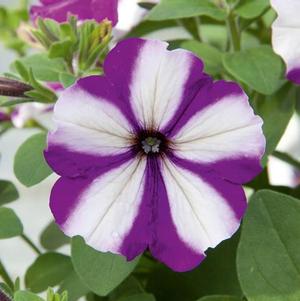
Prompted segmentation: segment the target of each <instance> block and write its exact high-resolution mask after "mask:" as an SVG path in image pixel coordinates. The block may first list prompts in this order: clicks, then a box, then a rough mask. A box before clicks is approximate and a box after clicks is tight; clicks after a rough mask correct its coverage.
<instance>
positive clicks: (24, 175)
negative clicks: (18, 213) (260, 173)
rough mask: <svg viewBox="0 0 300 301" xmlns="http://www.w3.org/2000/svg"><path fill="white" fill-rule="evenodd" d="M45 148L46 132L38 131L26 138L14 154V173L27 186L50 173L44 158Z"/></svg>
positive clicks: (39, 180)
mask: <svg viewBox="0 0 300 301" xmlns="http://www.w3.org/2000/svg"><path fill="white" fill-rule="evenodd" d="M45 148H46V133H38V134H35V135H33V136H32V137H30V138H29V139H27V140H26V141H25V142H24V143H23V144H22V145H21V146H20V147H19V149H18V151H17V153H16V155H15V161H14V172H15V175H16V177H17V179H18V180H19V181H20V182H21V183H22V184H24V185H25V186H27V187H30V186H33V185H36V184H38V183H40V182H41V181H43V180H44V179H46V178H47V177H48V176H49V175H50V174H51V173H52V170H51V169H50V168H49V166H48V165H47V163H46V161H45V158H44V154H43V151H44V149H45Z"/></svg>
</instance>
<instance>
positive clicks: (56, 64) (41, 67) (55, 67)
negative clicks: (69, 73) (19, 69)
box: [20, 53, 66, 82]
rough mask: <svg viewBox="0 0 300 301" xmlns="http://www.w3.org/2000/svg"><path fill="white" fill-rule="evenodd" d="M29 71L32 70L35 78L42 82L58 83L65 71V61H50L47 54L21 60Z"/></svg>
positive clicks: (58, 59)
mask: <svg viewBox="0 0 300 301" xmlns="http://www.w3.org/2000/svg"><path fill="white" fill-rule="evenodd" d="M20 62H21V63H23V65H24V66H25V67H26V68H27V69H32V71H33V74H34V77H35V78H36V79H37V80H41V81H50V82H58V81H59V74H60V73H62V72H64V71H65V69H66V68H65V64H64V61H63V60H62V59H60V58H56V59H50V58H48V56H47V55H46V54H44V53H43V54H34V55H32V56H27V57H25V58H22V59H20Z"/></svg>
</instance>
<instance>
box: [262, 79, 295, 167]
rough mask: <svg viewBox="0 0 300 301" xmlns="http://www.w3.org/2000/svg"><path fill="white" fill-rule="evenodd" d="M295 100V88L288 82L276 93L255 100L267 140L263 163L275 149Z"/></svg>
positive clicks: (289, 117) (292, 111) (290, 116)
mask: <svg viewBox="0 0 300 301" xmlns="http://www.w3.org/2000/svg"><path fill="white" fill-rule="evenodd" d="M295 101H296V89H295V87H294V86H293V85H292V84H290V83H288V84H286V85H285V86H283V87H282V88H281V89H280V90H279V91H278V92H277V93H276V95H272V96H269V97H267V98H266V99H258V100H257V102H256V113H257V114H259V115H260V116H261V117H262V118H263V121H264V124H263V131H264V134H265V136H266V141H267V146H266V152H265V155H264V159H263V164H266V162H267V157H268V156H269V155H270V154H272V152H273V151H274V150H275V148H276V146H277V144H278V143H279V141H280V139H281V137H282V135H283V134H284V132H285V129H286V127H287V126H288V123H289V121H290V119H291V118H292V116H293V113H294V108H295Z"/></svg>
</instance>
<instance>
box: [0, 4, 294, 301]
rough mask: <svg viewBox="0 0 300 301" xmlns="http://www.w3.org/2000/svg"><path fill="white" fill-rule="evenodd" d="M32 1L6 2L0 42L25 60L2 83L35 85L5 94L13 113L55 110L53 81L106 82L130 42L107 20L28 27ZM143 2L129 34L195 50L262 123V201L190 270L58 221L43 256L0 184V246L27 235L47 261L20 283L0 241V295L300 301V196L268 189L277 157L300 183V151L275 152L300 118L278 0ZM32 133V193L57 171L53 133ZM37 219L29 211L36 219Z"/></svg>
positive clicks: (28, 181) (46, 300)
mask: <svg viewBox="0 0 300 301" xmlns="http://www.w3.org/2000/svg"><path fill="white" fill-rule="evenodd" d="M82 1H83V0H82ZM132 1H133V0H132ZM282 1H284V0H282ZM26 2H27V1H25V0H24V1H22V5H21V6H19V7H17V8H14V9H9V8H7V7H1V6H0V40H1V41H2V42H4V46H6V47H8V48H9V49H12V50H13V51H14V52H15V54H17V55H18V57H17V58H16V60H15V61H14V62H13V63H11V69H10V72H7V73H5V74H4V76H5V77H6V78H10V79H14V80H18V81H21V82H23V83H25V84H27V85H29V86H30V87H32V90H30V91H27V90H26V91H27V92H26V93H24V95H22V96H21V97H19V98H17V97H16V98H15V97H1V98H0V107H1V112H5V113H6V114H7V116H9V115H10V114H11V113H12V112H13V111H14V110H15V108H16V107H17V106H20V105H22V104H24V103H28V102H39V103H51V104H55V102H56V101H57V99H58V97H59V94H60V93H61V91H54V90H52V89H51V88H50V87H52V85H50V83H52V84H53V83H55V84H61V86H62V87H63V88H67V87H70V86H72V85H73V84H74V83H75V82H76V81H77V80H79V79H80V78H83V77H87V76H90V75H100V76H103V75H104V69H105V68H104V61H105V58H106V55H107V53H108V51H109V49H110V48H112V47H113V46H114V44H115V43H116V42H117V39H121V40H122V39H123V37H122V36H118V38H116V37H114V36H113V35H114V33H115V32H116V30H115V29H113V28H112V26H111V24H110V23H109V22H107V21H105V22H102V23H97V22H95V21H94V20H83V21H82V20H81V21H80V22H78V20H77V18H76V17H75V16H69V19H68V21H67V22H64V23H58V22H56V21H54V20H51V19H38V20H36V21H35V23H30V22H28V7H27V4H26ZM108 2H110V1H108V0H107V1H106V3H108ZM139 5H140V6H142V7H144V8H146V9H147V10H149V13H148V14H147V15H145V19H144V20H143V21H142V22H141V23H140V24H137V26H136V27H135V28H133V29H132V30H131V31H130V32H128V33H127V34H126V36H127V37H134V38H136V37H143V38H145V37H151V38H155V39H162V38H163V39H164V40H166V41H168V42H169V44H170V45H169V49H170V50H175V49H177V48H183V49H186V50H189V51H191V52H192V53H193V54H194V55H195V56H198V57H199V58H200V59H201V60H202V61H203V63H204V72H205V73H208V74H209V75H210V76H212V78H213V80H226V81H235V82H237V83H238V84H239V85H240V86H241V87H242V88H243V90H244V91H245V92H246V94H247V95H248V97H249V102H250V105H251V106H252V107H253V110H254V112H255V113H256V114H257V115H259V116H260V117H261V118H262V119H263V122H264V123H263V132H264V134H265V137H266V151H265V155H264V157H263V160H262V165H263V167H264V170H263V172H262V173H261V174H260V175H259V176H258V177H256V178H255V179H254V180H253V181H252V182H250V183H246V184H245V185H247V187H248V188H251V189H252V190H253V195H252V197H251V199H250V204H249V208H248V210H247V214H246V216H245V218H244V220H243V222H242V227H240V229H239V230H238V232H237V233H236V234H235V235H234V236H233V237H231V238H230V239H228V240H225V241H223V242H222V243H220V244H219V245H218V246H217V247H216V248H214V249H208V250H206V252H205V255H206V258H204V259H203V262H201V264H199V266H197V267H196V268H195V269H194V270H192V271H188V272H184V273H176V272H174V271H172V270H170V269H169V268H167V267H166V266H165V265H164V264H162V263H159V262H158V261H157V260H156V259H155V258H153V257H152V256H151V254H150V252H149V251H148V250H147V251H146V252H145V254H143V255H141V256H140V257H139V258H136V259H135V260H133V261H130V262H127V260H126V258H124V257H122V256H119V255H114V254H111V253H101V252H98V251H96V250H95V249H93V248H92V247H90V246H88V245H87V244H86V243H85V242H84V240H83V238H81V237H74V238H72V239H70V238H69V237H66V236H65V235H64V234H63V232H62V231H61V230H60V229H59V228H58V226H57V225H56V224H55V223H54V222H51V223H49V224H48V226H47V227H46V228H44V229H43V230H42V231H41V232H42V233H41V234H40V236H39V237H40V244H41V248H40V247H39V246H38V247H35V246H34V245H33V244H32V242H31V241H30V240H28V238H27V236H25V235H24V234H23V225H22V222H21V221H20V219H19V218H18V216H17V215H16V213H15V212H14V210H13V209H10V208H5V207H1V206H3V205H7V204H8V206H11V205H14V204H11V203H12V202H13V201H15V200H16V199H18V197H19V195H18V191H17V190H16V188H15V186H14V185H13V184H12V183H11V182H10V181H7V180H4V178H5V177H3V179H2V176H1V180H0V239H8V238H13V237H17V238H16V241H17V240H18V242H16V244H17V243H19V240H20V239H23V240H24V242H26V243H27V244H29V246H30V247H31V248H32V250H31V251H35V252H36V253H37V254H38V255H37V256H36V258H35V259H34V260H33V262H31V263H30V262H29V263H28V269H27V271H26V272H25V273H24V274H25V275H17V276H19V277H18V278H17V279H15V277H16V275H15V271H14V269H13V268H11V267H10V266H6V255H7V254H5V253H2V252H1V250H2V248H1V241H0V278H1V279H2V280H1V281H4V282H5V283H0V291H1V292H3V291H6V292H8V294H7V295H9V298H11V299H13V300H14V301H78V300H79V299H80V298H83V299H84V300H87V301H169V300H170V301H299V300H300V252H299V248H300V247H299V246H300V200H299V199H296V198H294V197H298V198H300V186H298V187H283V186H273V185H272V184H271V183H270V181H269V173H270V171H271V170H272V169H270V168H269V160H268V159H269V157H270V156H274V157H276V158H277V159H279V160H282V161H284V162H285V163H286V164H289V165H290V167H292V168H293V170H294V171H295V175H296V174H297V172H298V171H299V167H300V163H299V162H300V160H299V158H297V157H296V156H295V155H293V154H288V153H285V152H279V151H278V150H276V147H277V145H278V143H279V141H280V140H281V138H282V137H283V134H284V132H285V130H286V128H287V126H288V124H289V122H290V120H291V118H292V116H293V115H294V113H295V112H298V114H299V112H300V102H299V96H300V93H299V92H300V89H299V86H296V85H295V84H294V83H292V82H289V81H288V80H287V79H286V76H285V73H286V67H285V64H284V63H283V60H282V59H281V58H280V57H279V56H278V55H277V54H275V53H274V51H273V50H272V44H271V33H272V32H271V26H272V22H273V21H274V19H275V18H276V12H275V11H274V10H273V9H272V8H271V6H270V1H269V0H161V1H160V2H159V3H158V4H156V5H154V4H153V3H152V4H150V3H147V0H145V1H143V3H140V4H139ZM129 16H130V14H128V17H129ZM21 21H27V23H26V28H25V27H24V28H23V27H22V28H21V29H22V30H25V31H26V35H25V36H23V37H22V38H23V39H24V41H21V40H20V38H19V37H18V32H20V31H19V30H18V31H17V28H19V25H20V24H21ZM295 28H296V26H295ZM295 28H293V29H291V30H294V29H295ZM24 33H25V32H24ZM117 33H118V34H120V32H117ZM124 38H125V37H124ZM25 41H26V43H27V44H25ZM291 46H292V45H291ZM30 47H31V48H30ZM33 48H34V49H33ZM27 50H28V54H27ZM295 51H297V49H296V50H295ZM151 59H153V60H156V57H155V56H153V58H151ZM122 67H123V66H122V62H121V65H120V66H119V68H120V69H121V68H122ZM198 71H199V70H198ZM116 72H118V70H116ZM195 73H196V72H195ZM4 80H5V79H4ZM195 85H196V84H195ZM120 87H121V85H120ZM120 87H119V86H118V87H117V86H116V87H115V90H116V92H118V93H116V95H118V96H120V99H122V97H123V95H122V93H127V91H125V92H124V90H123V89H120ZM0 88H1V87H0ZM199 89H201V87H200V86H199ZM192 90H195V91H196V89H194V87H192ZM114 92H115V91H114ZM162 101H165V100H162ZM227 118H235V116H227ZM43 124H44V123H43ZM33 126H35V127H38V128H39V129H40V130H41V132H39V133H37V134H34V135H33V136H32V137H30V138H29V139H27V140H26V141H25V142H24V143H23V144H22V145H21V146H20V147H19V149H18V150H17V152H16V155H15V160H14V172H15V175H16V177H17V179H18V180H19V181H20V182H21V183H22V184H23V185H25V186H26V187H31V186H34V185H37V184H39V183H40V182H42V181H43V180H44V179H46V178H47V177H48V176H49V175H50V174H51V173H52V170H51V169H50V168H49V166H48V165H47V163H46V161H45V158H44V154H43V153H44V150H45V148H46V147H47V146H46V139H47V134H48V133H47V129H45V128H43V126H42V125H40V124H39V123H38V121H37V120H31V121H30V122H28V123H27V124H26V127H33ZM12 127H13V123H12V122H11V121H10V120H5V121H1V122H0V135H5V134H6V133H7V132H9V130H10V129H11V128H12ZM19 131H20V133H21V132H22V131H21V130H19ZM0 139H2V136H1V137H0ZM148 142H149V141H148ZM150 142H151V141H150ZM150 142H149V143H148V144H153V143H150ZM152 142H153V141H152ZM298 142H299V141H294V144H295V145H296V144H297V143H298ZM1 146H2V141H1ZM152 146H153V145H152ZM1 151H2V150H1ZM1 159H2V158H1ZM0 164H2V161H1V162H0ZM1 171H2V169H1ZM23 188H25V187H23ZM266 189H268V190H266ZM279 192H280V193H279ZM251 193H252V192H251ZM21 196H22V194H21ZM32 196H33V197H34V195H32ZM68 197H69V196H68V195H67V196H66V198H68ZM35 201H36V202H39V201H41V200H35ZM61 201H63V200H61ZM207 201H209V199H208V200H207ZM99 206H101V199H99ZM35 214H36V213H35V212H32V218H33V219H34V218H35ZM153 217H155V216H154V215H153ZM45 222H46V221H45ZM24 227H25V228H26V227H27V225H26V224H25V223H24ZM153 232H154V231H153ZM153 235H155V233H153ZM2 243H3V242H2ZM27 247H28V246H27ZM160 247H161V248H163V247H164V246H163V245H160ZM69 248H71V252H70V253H71V255H70V256H68V255H63V254H61V253H60V252H62V253H64V254H70V253H67V252H68V250H69ZM174 251H176V250H174ZM65 252H66V253H65ZM20 254H21V253H20ZM21 255H22V254H21ZM21 255H20V256H21ZM12 296H13V298H12ZM0 299H1V297H0Z"/></svg>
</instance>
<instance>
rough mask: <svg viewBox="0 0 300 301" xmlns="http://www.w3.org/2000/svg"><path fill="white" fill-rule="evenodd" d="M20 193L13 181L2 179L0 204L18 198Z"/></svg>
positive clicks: (0, 182) (0, 183) (0, 181)
mask: <svg viewBox="0 0 300 301" xmlns="http://www.w3.org/2000/svg"><path fill="white" fill-rule="evenodd" d="M18 197H19V193H18V191H17V189H16V187H15V186H14V184H13V183H11V182H9V181H4V180H0V205H4V204H7V203H10V202H13V201H15V200H16V199H18Z"/></svg>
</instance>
